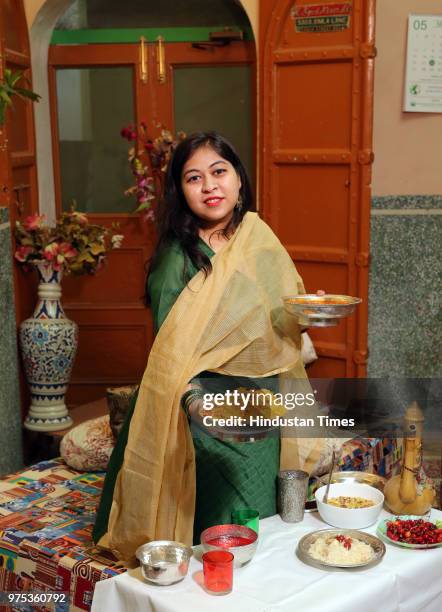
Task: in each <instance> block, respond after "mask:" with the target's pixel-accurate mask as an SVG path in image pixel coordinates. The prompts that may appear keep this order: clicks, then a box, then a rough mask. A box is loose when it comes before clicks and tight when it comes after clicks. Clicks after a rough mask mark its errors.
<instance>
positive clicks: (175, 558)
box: [135, 540, 193, 586]
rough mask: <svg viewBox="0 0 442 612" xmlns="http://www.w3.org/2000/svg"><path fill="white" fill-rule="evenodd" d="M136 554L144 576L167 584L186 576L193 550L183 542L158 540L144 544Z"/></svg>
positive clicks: (161, 583) (150, 580) (158, 582)
mask: <svg viewBox="0 0 442 612" xmlns="http://www.w3.org/2000/svg"><path fill="white" fill-rule="evenodd" d="M135 554H136V557H137V559H138V560H139V561H140V565H141V572H142V574H143V576H144V578H145V579H146V580H149V582H154V583H155V584H159V585H163V586H165V585H168V584H174V583H175V582H179V581H180V580H183V578H185V576H186V574H187V570H188V569H189V561H190V557H191V556H192V555H193V551H192V549H191V548H189V547H188V546H185V545H184V544H181V542H173V541H171V540H156V541H154V542H149V543H148V544H143V545H142V546H140V547H139V548H137V551H136V553H135Z"/></svg>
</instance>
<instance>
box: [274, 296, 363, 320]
mask: <svg viewBox="0 0 442 612" xmlns="http://www.w3.org/2000/svg"><path fill="white" fill-rule="evenodd" d="M282 300H283V302H284V306H285V308H286V310H287V311H288V312H289V313H290V314H292V315H295V316H297V317H298V321H299V324H300V325H306V326H308V327H333V326H335V325H337V324H338V323H339V321H340V319H343V318H345V317H348V316H349V315H351V314H352V312H353V311H354V310H355V308H356V306H357V304H360V303H361V302H362V300H361V298H355V297H351V296H350V295H333V294H326V295H316V294H306V295H285V296H284V297H283V298H282ZM330 302H333V303H330Z"/></svg>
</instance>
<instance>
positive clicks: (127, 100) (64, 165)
mask: <svg viewBox="0 0 442 612" xmlns="http://www.w3.org/2000/svg"><path fill="white" fill-rule="evenodd" d="M56 74H57V109H58V136H59V150H60V175H61V197H62V208H63V210H68V209H69V207H70V204H71V202H72V200H75V201H76V203H77V208H78V210H81V211H84V212H88V213H122V212H123V213H124V212H129V211H131V210H133V209H134V208H135V202H134V199H133V198H130V197H126V196H125V195H124V191H125V190H126V189H127V188H128V187H130V186H131V185H132V184H133V177H132V175H131V172H130V168H129V163H128V160H127V157H128V148H129V147H128V142H127V141H126V140H124V139H123V138H122V137H121V136H120V130H121V128H122V127H123V126H125V125H127V124H128V123H130V122H131V121H133V116H134V101H133V95H132V91H133V83H132V81H133V70H132V68H131V67H103V68H101V67H100V68H96V67H94V68H78V69H77V68H75V69H72V68H68V69H64V68H63V69H58V70H57V73H56Z"/></svg>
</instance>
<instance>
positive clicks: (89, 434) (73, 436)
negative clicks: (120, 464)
mask: <svg viewBox="0 0 442 612" xmlns="http://www.w3.org/2000/svg"><path fill="white" fill-rule="evenodd" d="M114 444H115V440H114V437H113V435H112V430H111V428H110V425H109V415H106V416H101V417H98V418H96V419H90V420H89V421H85V422H84V423H81V425H77V427H74V428H73V429H71V430H70V431H68V433H67V434H66V435H65V436H64V437H63V439H62V441H61V444H60V453H61V456H62V457H63V459H64V460H65V462H66V463H67V464H68V465H69V466H70V467H72V468H74V470H80V471H85V472H88V471H94V470H106V469H107V464H108V463H109V457H110V456H111V453H112V451H113V448H114Z"/></svg>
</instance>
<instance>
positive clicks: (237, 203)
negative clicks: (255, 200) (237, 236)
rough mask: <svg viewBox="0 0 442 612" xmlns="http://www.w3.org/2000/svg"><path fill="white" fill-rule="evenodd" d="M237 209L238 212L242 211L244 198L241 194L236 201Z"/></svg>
mask: <svg viewBox="0 0 442 612" xmlns="http://www.w3.org/2000/svg"><path fill="white" fill-rule="evenodd" d="M235 208H236V210H238V211H240V210H241V208H242V197H241V194H239V196H238V200H237V201H236V204H235Z"/></svg>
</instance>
